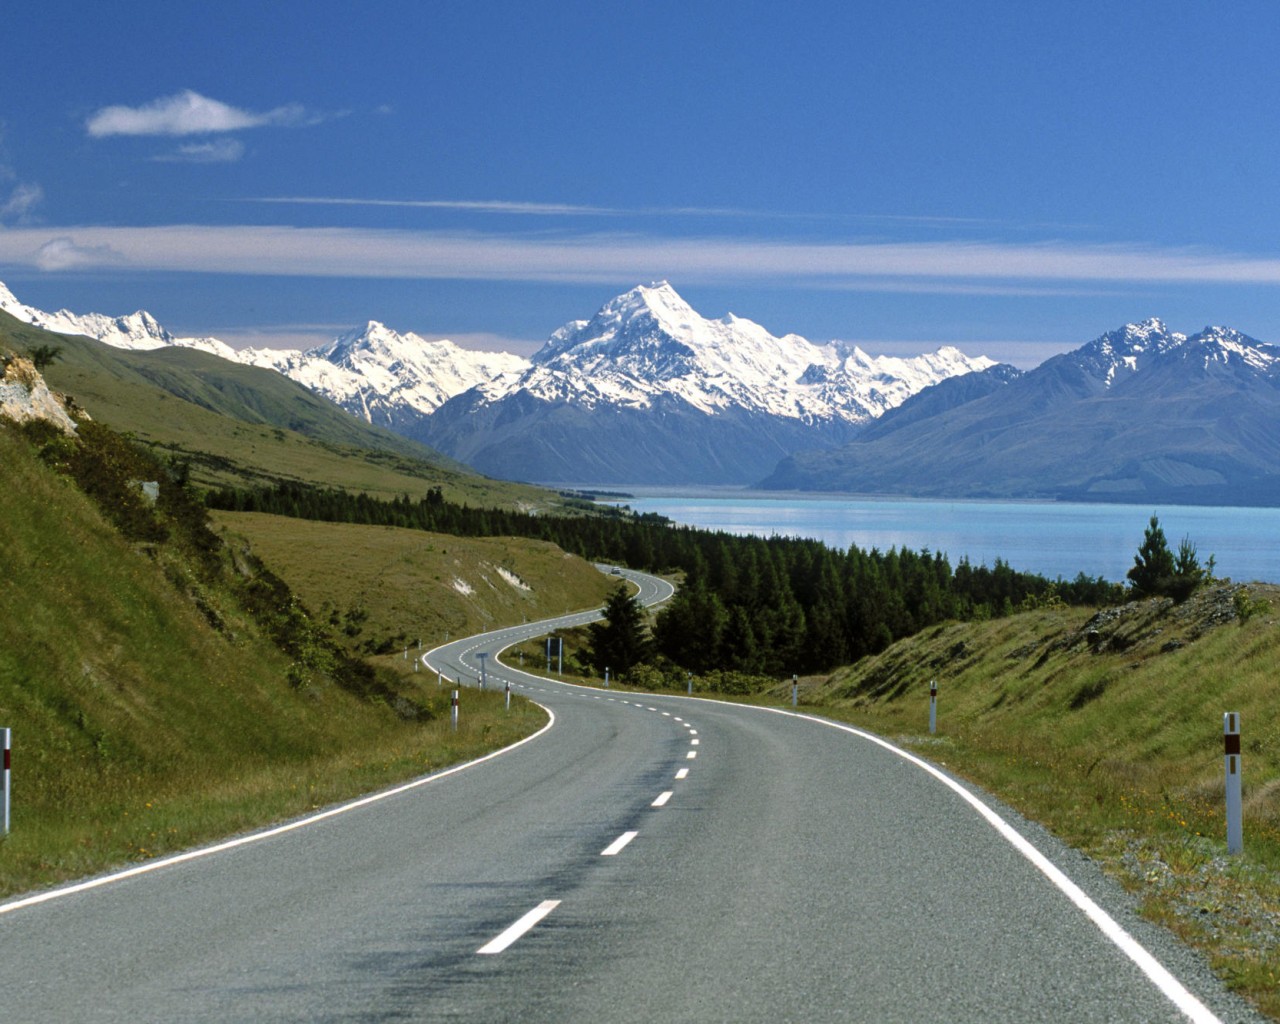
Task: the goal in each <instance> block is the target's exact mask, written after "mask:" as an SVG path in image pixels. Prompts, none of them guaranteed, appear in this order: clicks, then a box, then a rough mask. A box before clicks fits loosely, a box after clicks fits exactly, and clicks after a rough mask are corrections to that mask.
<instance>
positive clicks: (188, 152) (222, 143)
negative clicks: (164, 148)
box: [151, 138, 244, 164]
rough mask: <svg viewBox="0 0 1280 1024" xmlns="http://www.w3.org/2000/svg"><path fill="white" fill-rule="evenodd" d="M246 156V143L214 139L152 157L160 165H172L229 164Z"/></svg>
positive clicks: (237, 140)
mask: <svg viewBox="0 0 1280 1024" xmlns="http://www.w3.org/2000/svg"><path fill="white" fill-rule="evenodd" d="M242 156H244V143H243V142H241V141H240V140H239V139H228V138H222V139H213V140H212V141H210V142H192V143H188V144H187V145H184V146H179V147H178V148H177V149H176V150H174V151H173V152H172V153H162V154H161V155H160V156H155V157H152V158H151V159H152V160H155V161H157V162H159V163H170V164H229V163H235V162H236V161H237V160H239V159H240V158H241V157H242Z"/></svg>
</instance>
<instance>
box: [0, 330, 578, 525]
mask: <svg viewBox="0 0 1280 1024" xmlns="http://www.w3.org/2000/svg"><path fill="white" fill-rule="evenodd" d="M41 345H45V346H52V347H55V348H57V349H59V350H60V355H59V358H58V359H57V360H55V361H54V362H53V363H52V364H50V365H49V366H47V367H46V368H45V370H44V374H45V377H46V379H47V380H48V382H49V386H50V387H52V388H54V389H55V390H57V391H60V392H63V393H64V394H68V395H71V396H73V397H74V399H75V401H76V402H77V403H78V404H79V405H80V406H81V407H82V408H84V409H87V410H88V412H89V414H90V415H91V416H92V417H93V418H94V419H95V420H97V421H99V422H102V423H106V424H107V425H109V426H111V427H113V428H114V429H116V430H119V431H124V432H128V433H130V434H132V435H133V436H135V437H136V438H137V439H138V440H140V441H142V442H143V443H145V444H147V445H148V446H150V447H152V448H153V449H155V450H157V451H160V452H163V453H166V454H168V455H169V456H171V457H172V458H174V459H179V460H182V461H184V462H186V463H187V464H188V465H189V466H190V469H191V476H192V479H193V480H194V481H196V482H197V483H199V484H202V485H205V486H214V485H216V486H224V485H228V484H237V485H244V484H256V483H264V482H269V481H272V480H277V479H284V480H302V481H306V482H309V483H323V484H327V485H330V486H338V487H345V488H349V489H351V490H360V491H368V492H370V493H373V494H379V495H383V496H394V495H397V494H404V493H408V494H415V495H416V494H421V493H422V492H425V491H426V490H427V488H428V487H431V486H439V487H441V488H442V489H443V490H444V492H445V494H446V495H447V496H448V497H449V498H450V500H454V501H459V502H468V503H470V504H472V505H486V506H496V505H501V506H507V507H511V506H530V507H535V508H536V507H547V506H548V505H550V504H553V503H555V501H556V499H555V497H554V496H553V495H552V494H550V493H549V492H547V491H542V490H539V489H537V488H532V487H522V486H520V485H516V484H508V483H502V482H498V481H493V480H487V479H485V478H483V477H481V476H478V475H477V474H475V473H473V472H471V471H470V470H468V469H466V468H465V467H463V466H461V465H459V464H458V463H456V462H453V461H452V460H450V459H448V458H446V457H445V456H443V455H441V454H440V453H438V452H436V451H435V450H434V449H431V448H428V447H426V446H425V445H421V444H418V443H417V442H415V441H410V440H408V439H407V438H403V437H401V436H399V435H398V434H394V433H392V432H390V431H387V430H382V429H379V428H377V427H372V426H370V425H369V424H367V423H364V422H362V421H360V420H358V419H356V418H355V417H353V416H351V415H349V414H348V413H346V412H344V411H343V410H342V409H340V408H338V407H337V406H336V405H334V404H333V403H332V402H329V401H327V400H325V399H323V398H320V397H319V396H317V395H315V394H312V393H311V392H310V391H308V390H307V389H306V388H304V387H302V385H300V384H297V383H296V382H294V381H292V380H289V379H288V378H287V377H284V376H283V375H281V374H279V373H276V372H275V371H273V370H267V369H262V368H260V367H252V366H241V365H239V364H237V363H231V362H228V361H227V360H225V359H219V358H217V357H216V356H211V355H209V354H208V353H204V352H197V351H193V350H190V349H160V350H156V351H151V352H128V351H124V350H121V349H115V348H112V347H111V346H109V345H104V344H102V343H101V342H97V341H94V340H92V339H89V338H80V337H72V336H66V335H59V334H51V333H49V332H47V331H43V330H41V329H39V328H37V327H33V326H31V325H30V324H26V323H23V322H22V321H20V320H17V319H15V318H13V317H12V316H9V315H8V314H7V313H3V312H0V351H11V352H17V353H22V352H25V351H27V350H28V349H30V348H32V347H35V346H41Z"/></svg>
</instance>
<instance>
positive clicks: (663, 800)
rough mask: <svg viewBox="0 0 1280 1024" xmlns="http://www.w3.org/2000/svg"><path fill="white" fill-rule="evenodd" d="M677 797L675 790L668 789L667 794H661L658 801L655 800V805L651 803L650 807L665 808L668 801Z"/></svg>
mask: <svg viewBox="0 0 1280 1024" xmlns="http://www.w3.org/2000/svg"><path fill="white" fill-rule="evenodd" d="M675 795H676V794H675V791H674V790H670V789H668V790H667V791H666V792H665V793H661V794H659V796H658V799H656V800H655V801H654V802H653V803H651V804H650V805H649V806H650V807H665V806H666V804H667V801H668V800H670V799H671V798H672V797H673V796H675Z"/></svg>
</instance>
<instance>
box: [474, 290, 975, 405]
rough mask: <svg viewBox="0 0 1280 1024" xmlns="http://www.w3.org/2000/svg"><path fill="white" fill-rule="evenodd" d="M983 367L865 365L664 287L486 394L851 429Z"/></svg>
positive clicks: (615, 310)
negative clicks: (700, 308) (697, 306)
mask: <svg viewBox="0 0 1280 1024" xmlns="http://www.w3.org/2000/svg"><path fill="white" fill-rule="evenodd" d="M991 365H993V363H992V361H991V360H989V359H969V358H968V357H967V356H965V355H964V354H963V353H961V352H959V351H958V350H956V349H941V350H939V351H938V352H937V353H934V354H932V355H929V356H921V357H919V358H918V359H893V358H889V357H880V358H877V359H873V358H871V357H870V356H868V355H867V354H866V353H865V352H862V351H861V350H860V349H858V348H857V347H856V346H853V347H850V346H848V345H844V344H840V343H833V344H829V345H815V344H813V343H812V342H810V341H807V340H806V339H804V338H802V337H800V336H799V335H797V334H787V335H784V336H783V337H780V338H779V337H775V336H774V335H772V334H770V333H769V332H768V331H767V330H765V328H763V327H761V326H760V325H759V324H757V323H755V322H753V321H751V320H747V319H745V318H743V317H739V316H736V315H734V314H733V313H729V314H727V315H725V316H724V317H722V318H720V319H718V320H709V319H707V318H705V317H703V316H701V315H700V314H699V313H697V312H696V311H695V310H694V309H693V307H692V306H690V305H689V304H688V303H687V302H686V301H685V300H684V299H683V298H682V297H681V296H680V295H679V294H678V293H677V292H676V290H675V289H674V288H672V287H671V285H670V284H668V283H667V282H666V281H660V282H657V283H655V284H652V285H647V286H646V285H641V286H639V287H636V288H633V289H631V290H630V291H628V292H624V293H623V294H621V295H618V296H616V297H615V298H613V299H610V300H609V301H608V302H606V303H605V304H604V305H603V306H601V307H600V309H599V310H598V311H597V312H596V314H595V315H594V316H593V317H592V318H591V319H590V320H574V321H571V322H570V323H567V324H565V325H564V326H563V327H561V328H560V329H559V330H558V331H556V332H555V333H554V334H553V335H552V336H551V338H550V339H549V340H548V342H547V344H546V345H544V346H543V348H542V349H541V350H540V351H539V352H538V353H537V354H536V355H535V356H534V359H533V367H532V368H531V369H530V370H529V371H528V372H527V373H525V374H524V375H523V376H522V377H520V378H519V379H518V380H512V381H505V382H502V383H501V384H500V385H497V386H494V385H490V386H487V387H485V388H484V389H483V390H484V395H485V398H486V399H487V400H489V401H499V400H501V399H502V398H504V397H505V396H507V395H510V394H513V393H516V392H527V393H529V394H531V395H533V396H534V397H536V398H539V399H541V400H542V401H545V402H570V403H573V404H577V405H581V406H584V407H588V408H593V407H595V406H597V405H600V404H602V403H603V404H606V405H607V404H614V405H618V406H622V407H627V408H649V407H651V406H652V405H653V404H654V403H655V402H657V401H659V400H660V399H662V398H675V399H679V400H681V401H683V402H684V403H687V404H688V405H691V406H693V407H694V408H695V409H697V410H699V411H701V412H703V413H706V414H716V413H719V412H723V411H726V410H729V409H735V408H736V409H741V410H745V411H747V412H751V413H763V414H767V415H771V416H778V417H782V418H785V419H791V420H799V421H801V422H837V421H838V422H843V423H861V422H863V421H865V420H867V419H870V418H872V417H875V416H878V415H880V414H881V413H882V412H884V411H885V410H886V409H888V408H891V407H893V406H894V405H896V404H898V403H899V402H901V401H903V400H904V399H906V398H907V397H909V396H910V395H911V394H914V393H915V392H916V391H918V390H920V389H921V388H923V387H928V386H929V385H930V384H935V383H937V382H938V381H940V380H943V379H945V378H946V377H949V376H954V375H955V374H957V373H968V372H971V371H973V370H981V369H985V368H986V367H988V366H991Z"/></svg>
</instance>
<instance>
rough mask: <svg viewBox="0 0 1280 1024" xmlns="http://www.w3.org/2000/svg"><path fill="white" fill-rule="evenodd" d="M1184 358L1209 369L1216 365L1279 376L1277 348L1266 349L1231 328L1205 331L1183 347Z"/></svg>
mask: <svg viewBox="0 0 1280 1024" xmlns="http://www.w3.org/2000/svg"><path fill="white" fill-rule="evenodd" d="M1183 353H1184V356H1185V358H1187V359H1191V360H1197V361H1199V362H1201V363H1202V364H1203V366H1204V367H1205V368H1206V369H1208V368H1209V367H1211V366H1213V365H1215V364H1221V365H1223V366H1229V367H1239V368H1242V369H1246V370H1251V371H1256V372H1258V373H1262V374H1268V375H1280V348H1277V347H1276V346H1275V345H1267V344H1265V343H1263V342H1261V341H1258V340H1256V339H1254V338H1250V337H1249V336H1248V335H1247V334H1242V333H1241V332H1240V331H1237V330H1233V329H1232V328H1230V327H1206V328H1205V329H1204V330H1203V331H1201V332H1200V333H1199V334H1195V335H1192V336H1191V337H1190V338H1188V339H1187V340H1186V344H1185V345H1184V346H1183Z"/></svg>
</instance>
